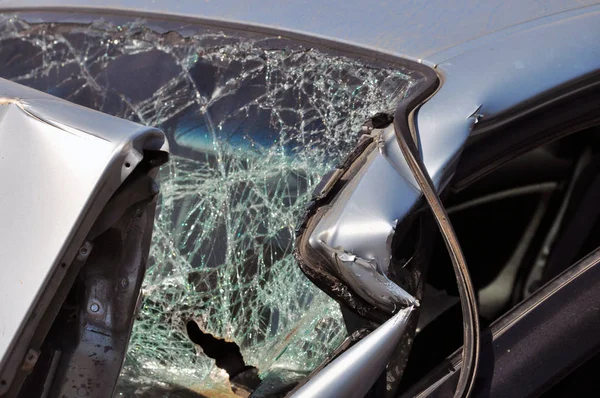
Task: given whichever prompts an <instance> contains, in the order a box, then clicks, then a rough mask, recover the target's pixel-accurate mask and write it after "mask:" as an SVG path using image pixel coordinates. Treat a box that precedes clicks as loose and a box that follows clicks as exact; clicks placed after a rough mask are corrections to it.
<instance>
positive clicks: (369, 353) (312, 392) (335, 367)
mask: <svg viewBox="0 0 600 398" xmlns="http://www.w3.org/2000/svg"><path fill="white" fill-rule="evenodd" d="M413 310H414V307H413V306H410V307H406V308H403V309H401V310H400V311H398V313H397V314H396V315H394V316H393V317H391V318H390V319H389V320H388V321H386V322H385V323H384V324H383V325H381V326H379V327H378V328H377V329H376V330H375V331H373V332H372V333H370V334H369V335H368V336H367V337H365V338H363V339H362V340H361V341H359V342H358V343H357V344H355V345H353V346H352V347H351V348H349V349H348V351H346V352H344V353H343V354H341V355H340V356H339V357H338V358H336V359H335V360H334V361H333V362H331V363H330V364H329V365H327V366H326V367H325V368H324V369H323V370H321V371H320V372H319V373H317V374H316V375H315V376H313V377H312V378H311V379H310V380H309V381H308V382H307V383H306V384H305V385H303V386H302V387H301V388H300V389H299V390H298V391H296V392H295V393H294V394H293V395H292V397H293V398H317V397H348V398H352V397H356V398H362V397H364V396H365V394H367V392H369V390H370V389H371V386H372V385H373V383H375V381H376V380H377V378H378V377H379V376H380V375H381V374H382V372H383V371H384V369H385V367H386V365H387V364H388V362H389V360H390V358H391V356H392V354H393V353H394V351H395V349H396V347H397V346H398V343H399V341H400V338H401V337H402V335H403V334H404V330H405V329H406V326H407V324H408V321H409V319H410V316H411V313H412V311H413Z"/></svg>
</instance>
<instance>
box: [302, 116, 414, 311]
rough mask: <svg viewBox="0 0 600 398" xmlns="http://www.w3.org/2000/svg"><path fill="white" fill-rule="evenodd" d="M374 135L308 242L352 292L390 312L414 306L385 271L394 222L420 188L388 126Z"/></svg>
mask: <svg viewBox="0 0 600 398" xmlns="http://www.w3.org/2000/svg"><path fill="white" fill-rule="evenodd" d="M374 134H375V137H374V139H375V140H377V141H378V142H377V144H378V145H377V147H375V149H373V150H371V152H370V153H369V154H368V155H367V161H366V163H365V165H364V166H363V167H362V168H361V169H360V170H359V171H358V173H357V175H356V176H355V177H354V178H352V179H351V180H350V181H349V182H348V184H347V185H346V186H345V187H344V189H343V190H342V191H341V192H340V193H339V195H338V196H337V197H336V199H335V200H334V202H333V203H332V205H331V208H330V209H329V210H328V212H327V214H326V215H325V216H324V217H323V219H322V220H321V221H320V222H319V223H318V224H317V226H316V228H315V230H314V231H313V233H312V234H311V236H310V238H309V244H310V245H311V246H312V248H313V249H315V250H317V251H320V252H321V253H322V254H323V256H324V257H327V258H331V259H332V260H333V261H332V264H333V266H334V267H335V268H336V269H335V271H336V273H337V274H338V275H340V276H341V277H342V279H343V280H344V282H345V283H347V284H348V285H349V286H350V287H351V288H352V290H353V291H354V292H355V293H357V294H359V295H360V296H361V297H362V298H363V299H364V300H366V301H367V302H369V303H371V304H373V305H375V306H377V307H378V308H381V309H384V310H387V311H388V312H390V313H393V312H394V311H395V310H396V309H397V308H398V307H404V306H406V305H410V304H415V299H414V297H412V296H411V295H410V294H408V293H407V292H406V291H404V289H402V288H401V287H399V286H398V285H396V284H395V283H394V282H392V281H390V280H389V278H388V277H387V274H388V268H389V263H390V257H391V248H390V245H391V239H390V238H391V237H392V236H393V235H394V232H395V228H396V220H398V219H399V218H401V217H403V216H404V215H405V214H406V213H407V212H408V211H409V210H410V207H411V206H412V204H413V203H414V202H415V201H416V200H417V198H418V196H419V194H420V191H419V190H418V188H416V187H415V184H416V182H414V178H413V177H412V174H411V173H410V170H408V165H407V164H406V162H405V160H404V158H403V157H402V154H401V153H400V148H399V146H398V145H397V144H396V137H395V135H394V130H393V127H392V126H390V127H388V128H387V129H386V130H384V131H381V130H375V132H374ZM405 176H407V177H405ZM400 198H402V200H399V199H400Z"/></svg>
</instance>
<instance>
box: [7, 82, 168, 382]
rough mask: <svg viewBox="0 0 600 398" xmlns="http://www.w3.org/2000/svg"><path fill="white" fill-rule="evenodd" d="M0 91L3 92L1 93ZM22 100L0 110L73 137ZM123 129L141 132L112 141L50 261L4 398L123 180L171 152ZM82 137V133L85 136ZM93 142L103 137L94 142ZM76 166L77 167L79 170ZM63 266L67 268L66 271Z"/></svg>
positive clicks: (151, 134)
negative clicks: (146, 160) (147, 158)
mask: <svg viewBox="0 0 600 398" xmlns="http://www.w3.org/2000/svg"><path fill="white" fill-rule="evenodd" d="M0 82H3V83H4V84H6V87H7V91H9V92H11V91H13V90H17V91H18V90H20V89H21V88H22V89H23V91H24V92H26V93H28V92H30V93H37V92H36V91H35V90H32V89H29V88H26V87H25V86H20V85H18V84H15V83H9V82H6V81H3V80H0ZM0 91H1V88H0ZM39 97H41V98H42V101H44V100H46V99H50V100H51V101H53V102H55V103H57V104H59V105H60V106H61V107H65V106H69V107H76V108H81V109H85V110H86V111H89V112H90V113H92V114H95V115H98V117H102V118H112V119H116V118H113V117H112V116H109V115H105V114H102V113H100V112H95V111H92V110H89V109H87V108H83V107H79V106H76V105H74V104H71V103H69V102H67V101H62V100H59V99H56V98H54V97H52V96H47V95H45V94H43V93H39ZM36 100H39V99H35V100H32V101H26V100H23V99H21V97H20V96H15V97H14V98H9V97H3V98H2V101H1V102H2V104H0V105H5V106H6V105H8V106H10V105H15V106H17V107H18V108H19V109H20V110H21V111H22V112H24V113H25V114H26V115H28V116H29V117H32V118H35V119H36V120H38V121H40V122H42V123H47V124H49V125H51V126H52V127H54V128H58V129H59V130H60V131H62V132H66V133H69V134H71V133H72V132H70V131H67V130H65V129H64V128H61V127H60V126H57V125H56V123H53V121H48V120H46V119H45V118H44V117H43V116H42V115H40V114H38V113H37V112H35V110H32V106H31V105H32V104H31V103H30V102H35V101H36ZM123 123H124V124H130V125H131V127H132V128H134V127H135V129H134V130H137V131H136V133H135V134H132V135H129V136H127V135H124V136H123V137H122V140H120V141H118V142H113V143H112V144H113V150H112V154H111V156H110V159H108V160H107V162H106V165H105V168H104V172H103V173H102V174H101V176H100V177H99V178H98V180H97V181H96V183H95V184H94V187H93V189H92V190H91V191H90V192H89V196H88V199H87V201H86V203H85V205H84V206H83V207H82V208H81V210H80V212H79V216H78V218H77V220H76V222H75V223H74V224H73V226H72V229H71V233H70V234H69V235H68V236H67V237H66V239H65V244H64V245H63V246H62V248H61V249H60V252H59V253H60V254H59V255H58V256H57V257H56V258H55V259H48V262H50V263H52V264H53V265H52V266H51V268H50V269H49V272H48V274H47V275H46V277H45V279H44V282H43V283H42V285H41V286H40V287H39V289H38V290H37V294H36V296H35V298H34V300H33V303H32V305H31V306H30V308H29V312H28V315H27V316H26V317H25V318H24V319H23V321H22V322H21V324H20V326H19V328H18V331H17V332H16V334H15V336H18V338H16V337H15V338H14V339H11V342H10V343H9V345H8V349H7V351H6V352H5V353H3V356H2V358H1V360H0V394H3V393H4V391H5V390H6V389H7V388H8V387H9V386H10V384H11V381H12V379H13V377H14V376H15V374H16V371H17V369H18V368H19V367H20V365H21V362H22V360H23V358H24V356H25V353H26V352H27V350H28V346H29V344H30V341H31V339H32V338H33V336H34V334H35V333H36V328H37V326H38V324H39V322H40V321H41V320H42V318H43V317H44V314H45V311H46V309H47V308H48V307H49V306H50V304H51V303H52V299H53V296H54V294H55V293H56V291H57V290H58V289H59V287H60V286H61V283H62V281H63V280H64V279H65V278H66V277H67V273H68V271H69V267H68V266H67V265H70V264H72V263H73V261H74V260H75V258H76V257H77V256H78V253H79V249H80V247H82V245H83V244H84V241H85V237H86V236H87V234H88V232H89V230H90V228H91V227H92V225H93V223H94V222H95V220H96V218H97V217H98V215H99V214H100V212H101V211H102V209H103V208H104V206H105V205H106V203H108V201H109V199H110V198H111V197H112V195H113V194H114V193H115V192H116V191H117V189H118V188H119V186H121V184H122V183H123V181H125V179H126V178H127V177H128V176H129V175H130V174H131V173H132V172H133V170H134V169H135V167H136V166H137V165H138V163H139V162H140V161H141V159H142V157H143V151H144V150H153V151H167V150H168V145H165V142H166V137H164V135H162V132H160V131H159V130H157V129H154V128H148V127H142V126H141V125H139V124H137V123H133V122H127V121H123ZM82 134H83V132H82ZM160 135H162V138H163V141H164V142H159V141H160V139H159V140H157V138H160V137H159V136H160ZM94 137H95V138H102V137H96V136H94ZM103 142H104V143H106V144H107V145H108V144H109V141H108V140H106V139H104V140H103ZM73 167H76V166H75V165H74V166H73ZM61 264H64V265H65V266H62V265H61Z"/></svg>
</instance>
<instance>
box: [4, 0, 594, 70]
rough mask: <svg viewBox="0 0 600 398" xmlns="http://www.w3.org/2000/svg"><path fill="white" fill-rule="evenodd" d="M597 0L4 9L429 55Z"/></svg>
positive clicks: (33, 1)
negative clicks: (186, 20)
mask: <svg viewBox="0 0 600 398" xmlns="http://www.w3.org/2000/svg"><path fill="white" fill-rule="evenodd" d="M597 3H600V1H599V0H561V1H558V0H546V1H544V0H506V1H501V2H494V1H472V0H457V1H452V2H448V1H446V0H431V1H428V2H421V1H415V0H400V1H383V0H379V1H377V0H329V1H315V0H312V1H311V0H288V1H280V0H263V1H258V2H248V1H246V0H218V1H216V0H206V1H197V0H178V1H171V0H153V1H147V0H105V1H102V4H101V5H99V3H98V2H97V1H93V0H67V1H65V0H6V1H4V2H2V5H1V6H0V9H4V10H7V9H22V10H24V9H35V10H36V11H40V10H42V9H43V8H46V7H54V8H57V7H59V8H63V9H64V8H94V9H102V10H109V9H119V10H128V11H142V12H149V13H159V14H162V15H163V16H164V15H165V14H172V15H179V16H185V17H193V18H201V19H208V20H212V21H215V20H220V21H228V22H235V23H241V24H244V25H254V26H261V27H269V28H275V29H278V30H283V31H291V32H297V33H303V34H306V35H310V36H316V37H321V38H326V39H330V40H334V41H340V42H345V43H349V44H353V45H356V46H360V47H365V48H370V49H374V50H377V51H379V52H382V53H386V54H390V55H396V56H398V55H399V56H403V57H408V58H411V59H427V58H430V57H432V56H433V55H434V54H437V53H439V52H442V51H445V50H447V49H449V48H452V47H455V46H457V45H459V44H461V43H465V42H468V41H471V40H474V39H477V38H479V37H481V36H485V35H489V34H491V33H493V32H496V31H499V30H502V29H505V28H508V27H511V26H514V25H519V24H523V23H525V22H528V21H531V20H535V19H538V18H542V17H545V16H549V15H553V14H557V13H561V12H565V11H568V10H573V9H576V8H581V7H585V6H587V5H592V4H597Z"/></svg>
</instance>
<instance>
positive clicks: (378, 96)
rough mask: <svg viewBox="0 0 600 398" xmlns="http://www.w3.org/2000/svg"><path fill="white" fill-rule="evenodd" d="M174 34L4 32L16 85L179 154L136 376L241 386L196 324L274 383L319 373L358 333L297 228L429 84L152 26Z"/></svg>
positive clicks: (85, 28)
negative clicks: (378, 117)
mask: <svg viewBox="0 0 600 398" xmlns="http://www.w3.org/2000/svg"><path fill="white" fill-rule="evenodd" d="M54 17H56V15H55V16H54ZM35 18H36V21H38V22H39V21H44V16H43V14H42V15H40V14H36V17H35ZM69 19H70V21H75V20H77V16H76V15H74V14H70V15H69ZM158 25H159V22H157V21H151V22H148V23H147V22H145V21H142V20H124V19H123V18H122V17H120V19H119V20H118V21H117V22H115V23H112V22H110V18H108V17H105V18H104V19H97V20H96V21H94V22H93V23H91V24H77V23H68V24H67V23H63V24H49V23H43V22H39V23H35V24H30V23H27V22H25V21H24V19H23V17H21V18H19V17H15V16H13V15H9V16H4V17H3V19H2V21H1V23H0V61H1V62H0V76H5V77H7V78H10V79H13V80H15V81H19V82H21V83H23V84H26V85H29V86H32V87H35V88H38V89H41V90H44V91H47V92H51V93H53V94H54V95H59V96H62V97H64V98H68V99H69V100H71V101H73V102H76V103H79V104H83V105H86V106H89V107H92V108H95V109H99V110H101V111H103V112H107V113H110V114H114V115H117V116H120V117H124V118H128V119H131V120H135V121H139V122H142V123H144V124H147V125H152V126H159V127H160V128H162V129H163V130H164V131H165V132H166V134H167V137H168V139H169V143H170V145H171V150H172V153H173V155H174V156H173V157H172V158H171V159H172V160H171V162H170V163H169V165H167V166H165V167H164V168H163V169H162V171H161V181H160V183H161V197H160V198H159V204H158V211H157V218H156V225H155V231H154V241H153V245H152V251H151V259H150V261H151V265H150V267H149V270H148V272H147V276H146V280H145V282H144V286H143V292H144V300H143V302H142V306H141V309H140V313H139V316H138V319H137V321H136V323H135V325H134V330H133V336H132V339H131V342H130V349H129V353H128V359H127V363H126V366H125V368H124V372H125V373H124V374H126V375H127V377H128V378H129V380H138V381H140V383H141V382H142V379H144V378H145V379H146V381H151V382H155V381H157V380H158V381H165V382H168V383H171V384H180V385H185V386H189V387H194V386H195V387H198V388H200V386H202V387H203V388H212V387H211V386H213V387H214V388H216V389H219V388H220V386H226V385H228V381H227V380H226V378H227V375H226V374H225V375H224V374H223V373H224V372H222V371H221V370H220V369H218V368H216V367H215V365H214V361H212V360H211V359H210V358H208V357H207V356H205V355H204V354H203V353H202V352H201V351H200V350H199V349H198V348H197V347H195V346H194V344H193V343H192V342H191V341H190V340H189V338H188V336H187V334H186V328H185V325H186V323H187V321H188V320H190V319H193V320H195V321H196V322H197V323H198V325H199V326H200V327H201V328H202V330H203V331H204V332H207V333H211V334H212V335H214V336H216V337H218V338H224V339H227V340H229V341H233V342H235V343H237V344H238V345H239V346H240V349H241V352H242V354H243V356H244V360H245V362H246V364H248V365H251V366H256V367H258V368H259V370H260V371H261V375H262V376H263V377H268V376H269V374H291V373H294V374H296V375H300V376H301V375H303V374H307V373H308V372H309V371H310V370H311V369H312V368H314V367H315V366H316V365H317V364H319V363H320V362H321V361H322V360H323V358H325V356H326V355H327V354H328V353H329V352H331V351H332V350H333V349H334V348H335V347H336V346H337V345H338V344H339V342H340V341H341V340H342V339H343V338H344V337H345V330H344V326H343V320H342V317H341V314H340V312H339V308H338V305H337V303H336V302H334V301H332V300H330V299H329V298H328V297H327V296H326V295H325V294H323V293H322V292H320V291H319V289H317V288H316V287H315V286H314V285H313V284H312V283H310V282H309V281H308V280H306V278H305V277H304V276H303V275H302V273H301V272H300V270H298V268H297V266H296V263H295V261H294V259H293V257H292V246H293V240H294V236H295V235H294V228H295V226H296V223H297V221H298V220H299V219H300V216H301V214H302V212H303V210H304V204H305V203H306V202H307V201H308V199H309V198H310V192H311V191H312V190H313V188H314V187H315V186H316V184H317V182H318V181H319V180H320V178H321V176H322V175H323V174H324V173H325V172H326V171H327V170H329V169H330V168H331V167H332V166H333V165H334V164H335V163H336V162H339V161H340V160H341V159H343V157H344V156H345V155H346V154H347V153H348V152H349V151H350V150H351V148H352V146H353V145H354V143H355V142H356V132H357V131H359V129H360V127H361V125H362V124H363V123H364V122H365V121H366V120H367V119H368V118H369V117H370V116H372V115H374V114H376V113H379V112H382V111H391V110H393V109H394V108H395V106H396V103H397V101H399V100H401V99H402V98H403V97H404V96H405V95H406V93H407V92H408V91H409V90H411V88H412V87H414V86H415V85H416V84H418V82H419V79H420V75H418V74H414V73H413V71H411V70H408V69H404V68H403V67H401V66H397V67H396V66H394V67H393V68H391V67H382V66H381V65H367V64H365V63H364V62H360V61H354V60H352V59H349V58H346V57H344V56H340V55H332V54H327V53H324V52H322V51H320V50H317V49H314V48H310V47H306V46H305V45H299V44H298V43H295V42H291V41H289V40H287V39H283V38H281V37H264V36H253V35H251V34H248V33H247V32H244V33H240V32H232V31H223V30H218V29H213V28H211V29H208V28H203V27H200V26H195V25H193V24H188V25H186V32H187V36H186V37H184V36H182V35H180V34H179V33H177V32H176V31H174V30H173V29H163V30H162V31H161V32H159V29H158V28H157V29H154V28H149V27H148V26H153V27H156V26H158ZM15 53H19V54H21V55H20V58H19V62H16V61H15V58H14V54H15ZM286 372H287V373H286ZM224 378H225V379H224Z"/></svg>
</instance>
